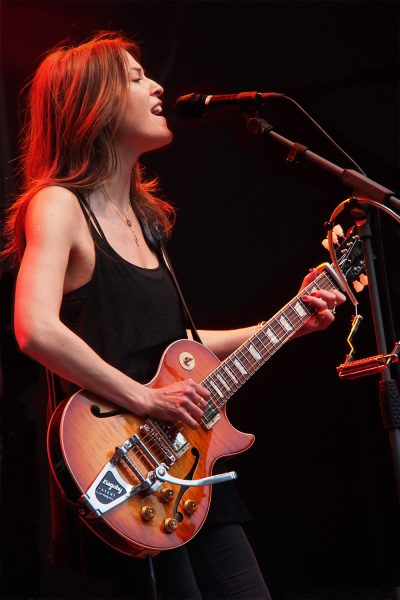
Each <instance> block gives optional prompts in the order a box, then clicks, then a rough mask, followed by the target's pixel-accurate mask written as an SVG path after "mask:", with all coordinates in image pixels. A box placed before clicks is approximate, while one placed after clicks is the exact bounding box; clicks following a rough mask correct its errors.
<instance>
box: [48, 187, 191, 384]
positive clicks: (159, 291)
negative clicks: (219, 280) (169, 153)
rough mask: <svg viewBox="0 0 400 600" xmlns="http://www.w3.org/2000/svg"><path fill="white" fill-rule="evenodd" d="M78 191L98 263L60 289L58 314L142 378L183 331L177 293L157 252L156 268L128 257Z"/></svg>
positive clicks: (146, 377) (111, 359) (109, 358)
mask: <svg viewBox="0 0 400 600" xmlns="http://www.w3.org/2000/svg"><path fill="white" fill-rule="evenodd" d="M77 197H78V200H79V204H80V206H81V208H82V211H83V212H84V214H85V217H86V218H87V219H88V221H89V225H90V229H91V233H92V236H93V240H94V243H95V256H96V263H95V267H94V272H93V276H92V278H91V280H90V281H89V282H87V283H86V284H84V285H83V286H81V287H80V288H78V289H76V290H73V291H72V292H69V293H67V294H64V297H63V300H62V304H61V311H60V318H61V320H62V322H63V323H64V324H65V325H67V327H69V328H70V329H71V330H72V331H74V332H75V333H76V334H77V335H79V337H80V338H82V339H83V340H84V341H85V342H86V343H87V344H88V345H89V346H90V347H91V348H93V349H94V350H95V351H96V352H97V354H99V356H100V357H101V358H103V359H104V360H105V361H106V362H108V363H109V364H111V365H112V366H114V367H116V368H117V369H119V370H120V371H122V372H124V373H125V374H127V375H129V376H130V377H133V378H134V379H136V380H137V381H139V382H140V383H145V382H147V381H148V380H150V379H151V377H152V376H153V375H154V374H155V372H156V370H157V366H158V363H159V360H160V357H161V355H162V353H163V351H164V350H165V348H166V347H167V346H168V345H169V344H170V343H171V342H173V341H174V340H177V339H180V338H185V337H187V336H186V330H185V325H184V317H183V313H182V307H181V303H180V300H179V297H178V293H177V291H176V288H175V285H174V283H173V281H172V279H171V276H170V273H169V270H168V269H167V267H166V265H165V263H164V260H163V258H162V255H161V253H160V252H158V253H157V256H158V259H159V266H158V267H157V268H155V269H145V268H142V267H138V266H136V265H134V264H132V263H130V262H128V261H127V260H125V259H124V258H122V257H121V256H120V255H119V254H118V253H117V252H116V251H115V250H114V249H113V248H112V246H110V244H109V243H108V241H107V239H106V237H105V235H104V233H103V231H102V229H101V227H100V225H99V223H98V221H97V219H96V217H95V216H94V215H93V213H90V214H89V210H88V207H87V204H86V202H85V201H84V199H83V198H82V197H80V196H77Z"/></svg>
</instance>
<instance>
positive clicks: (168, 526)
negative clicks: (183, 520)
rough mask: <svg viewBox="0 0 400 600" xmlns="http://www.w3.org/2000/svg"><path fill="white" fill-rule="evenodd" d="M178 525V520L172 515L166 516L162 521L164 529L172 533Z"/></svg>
mask: <svg viewBox="0 0 400 600" xmlns="http://www.w3.org/2000/svg"><path fill="white" fill-rule="evenodd" d="M177 527H178V521H177V520H176V519H173V518H172V517H167V518H166V519H165V521H164V529H165V531H166V532H167V533H172V532H173V531H175V529H176V528H177Z"/></svg>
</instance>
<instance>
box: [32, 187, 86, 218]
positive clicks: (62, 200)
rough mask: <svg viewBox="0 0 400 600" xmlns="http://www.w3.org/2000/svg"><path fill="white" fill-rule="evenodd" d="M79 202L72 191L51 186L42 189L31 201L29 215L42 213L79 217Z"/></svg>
mask: <svg viewBox="0 0 400 600" xmlns="http://www.w3.org/2000/svg"><path fill="white" fill-rule="evenodd" d="M79 212H80V211H79V204H78V200H77V198H76V196H75V194H73V193H72V192H71V191H70V190H67V189H66V188H64V187H61V186H58V185H49V186H46V187H44V188H42V189H41V190H40V191H39V192H37V193H36V194H35V195H34V196H33V198H32V199H31V201H30V203H29V207H28V213H32V214H36V213H40V214H42V215H43V216H44V215H45V214H49V215H55V216H56V215H58V214H61V215H63V216H64V217H66V218H68V217H73V216H74V215H79Z"/></svg>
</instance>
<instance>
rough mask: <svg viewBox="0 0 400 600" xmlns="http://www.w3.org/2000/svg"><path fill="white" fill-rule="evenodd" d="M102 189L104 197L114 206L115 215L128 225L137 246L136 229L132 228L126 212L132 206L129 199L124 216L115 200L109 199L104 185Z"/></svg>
mask: <svg viewBox="0 0 400 600" xmlns="http://www.w3.org/2000/svg"><path fill="white" fill-rule="evenodd" d="M103 191H104V195H105V197H106V199H107V200H108V202H109V203H110V204H111V206H112V207H113V208H114V210H115V212H116V213H117V215H118V216H119V218H120V219H121V221H123V222H124V223H125V225H127V226H128V227H129V229H130V230H131V232H132V234H133V239H134V240H135V244H136V246H137V247H138V248H139V240H138V237H137V235H136V231H135V230H134V228H133V225H132V221H131V220H130V218H129V216H128V214H129V208H132V205H131V201H130V200H129V206H128V210H127V211H126V215H125V216H124V214H123V212H122V211H121V210H120V208H119V207H118V206H117V205H116V204H115V202H113V201H112V200H111V198H110V196H109V195H108V193H107V190H106V188H105V187H104V186H103Z"/></svg>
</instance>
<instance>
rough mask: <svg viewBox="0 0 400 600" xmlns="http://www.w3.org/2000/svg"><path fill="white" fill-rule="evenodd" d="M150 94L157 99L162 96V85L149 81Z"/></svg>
mask: <svg viewBox="0 0 400 600" xmlns="http://www.w3.org/2000/svg"><path fill="white" fill-rule="evenodd" d="M150 92H151V95H152V96H157V98H159V97H160V96H162V95H163V93H164V88H163V87H162V85H160V84H159V83H157V81H153V80H152V79H150Z"/></svg>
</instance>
